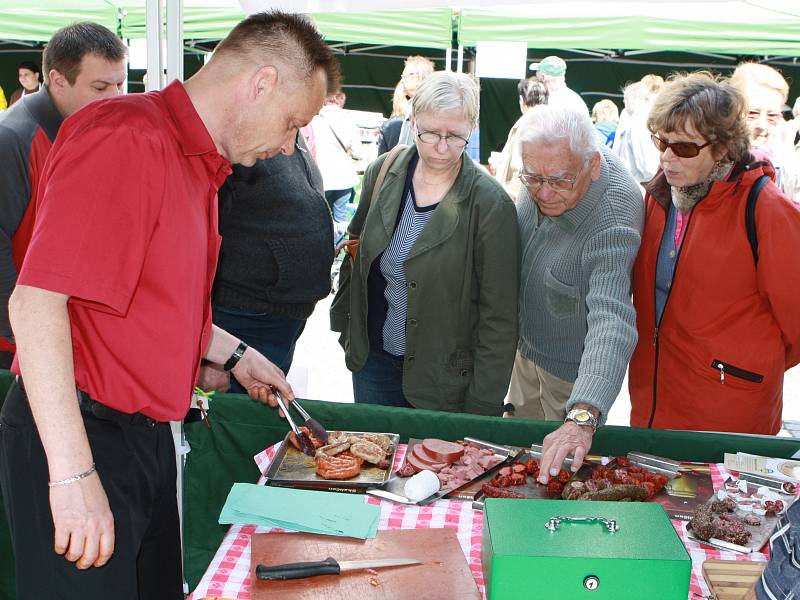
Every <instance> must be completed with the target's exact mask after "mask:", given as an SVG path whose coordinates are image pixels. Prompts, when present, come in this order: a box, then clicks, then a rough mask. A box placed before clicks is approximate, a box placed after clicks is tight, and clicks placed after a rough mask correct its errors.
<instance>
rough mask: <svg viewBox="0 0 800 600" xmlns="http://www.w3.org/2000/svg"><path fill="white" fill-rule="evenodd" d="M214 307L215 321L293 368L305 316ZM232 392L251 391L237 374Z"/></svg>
mask: <svg viewBox="0 0 800 600" xmlns="http://www.w3.org/2000/svg"><path fill="white" fill-rule="evenodd" d="M213 310H214V324H215V325H217V326H219V327H222V329H224V330H225V331H227V332H228V333H232V334H233V335H235V336H236V337H238V338H239V339H240V340H242V341H243V342H244V343H246V344H247V345H248V346H252V347H253V348H255V349H256V350H258V351H259V352H261V354H263V355H264V356H266V357H267V359H269V360H270V361H271V362H273V363H274V364H275V366H277V367H278V368H279V369H280V370H281V371H283V372H284V373H288V372H289V369H291V368H292V360H294V349H295V346H296V345H297V340H298V339H299V338H300V334H301V333H303V329H305V326H306V320H305V319H292V318H290V317H284V316H282V315H275V314H272V313H255V312H247V311H243V310H235V309H231V308H225V307H224V306H214V307H213ZM230 392H231V393H232V394H246V393H247V391H246V390H245V389H244V388H243V387H242V386H241V385H240V384H239V382H238V381H236V378H235V377H231V389H230Z"/></svg>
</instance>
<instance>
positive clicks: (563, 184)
mask: <svg viewBox="0 0 800 600" xmlns="http://www.w3.org/2000/svg"><path fill="white" fill-rule="evenodd" d="M585 166H586V163H584V164H582V165H581V168H580V169H578V172H577V173H576V174H575V177H574V178H573V179H567V178H566V177H542V176H541V175H533V174H531V173H520V174H519V180H520V181H521V182H522V183H523V184H524V185H525V186H527V187H529V188H530V189H532V190H537V189H539V188H540V187H542V185H544V184H545V183H546V184H547V185H549V186H550V189H552V190H555V191H556V192H569V191H572V188H573V187H575V182H576V181H578V177H580V176H581V171H583V168H584V167H585Z"/></svg>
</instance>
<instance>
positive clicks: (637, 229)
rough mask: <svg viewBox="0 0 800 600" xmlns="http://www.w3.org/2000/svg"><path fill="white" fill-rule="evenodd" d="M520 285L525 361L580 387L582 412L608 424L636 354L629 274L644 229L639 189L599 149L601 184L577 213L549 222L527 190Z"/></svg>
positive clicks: (577, 396)
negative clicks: (586, 408)
mask: <svg viewBox="0 0 800 600" xmlns="http://www.w3.org/2000/svg"><path fill="white" fill-rule="evenodd" d="M517 217H518V221H519V229H520V240H521V243H522V275H521V279H520V304H519V316H520V319H519V321H520V327H519V351H520V353H521V354H522V355H523V356H524V357H525V358H527V359H528V360H531V361H533V362H535V363H536V364H537V365H538V366H540V367H541V368H543V369H544V370H545V371H547V372H548V373H552V374H553V375H555V376H556V377H560V378H561V379H565V380H567V381H571V382H574V383H575V385H574V387H573V389H572V395H571V396H570V399H569V401H568V402H567V410H569V409H570V408H571V406H572V405H573V404H575V403H576V402H583V403H586V404H590V405H592V406H594V407H596V408H597V409H598V410H599V411H600V413H601V422H604V421H605V418H606V417H607V416H608V411H609V409H610V408H611V405H612V404H613V403H614V400H615V398H616V396H617V394H618V393H619V389H620V387H621V386H622V380H623V378H624V376H625V369H626V367H627V365H628V361H629V360H630V357H631V353H632V352H633V348H634V346H635V344H636V314H635V312H634V309H633V304H632V303H631V269H632V267H633V262H634V260H635V258H636V253H637V251H638V249H639V243H640V241H641V234H642V228H643V226H644V202H643V200H642V195H641V192H640V191H639V186H638V185H637V184H636V182H635V181H634V180H633V178H632V177H631V175H630V173H628V171H627V169H626V168H625V166H624V165H623V164H622V163H621V162H620V160H619V159H618V158H617V157H616V156H614V155H613V154H611V153H610V152H609V151H608V150H607V149H606V148H602V149H601V158H600V177H599V178H598V179H597V181H594V182H592V184H591V185H590V187H589V189H588V190H587V192H586V194H585V195H584V196H583V197H582V198H581V199H580V201H579V202H578V204H577V205H576V206H575V208H573V209H572V210H569V211H567V212H565V213H564V214H562V215H560V216H558V217H544V218H543V219H542V220H541V223H540V222H539V211H538V209H537V207H536V205H535V204H534V202H533V200H532V199H531V197H530V196H529V195H528V192H527V189H525V188H523V189H522V191H521V192H520V197H519V200H518V201H517Z"/></svg>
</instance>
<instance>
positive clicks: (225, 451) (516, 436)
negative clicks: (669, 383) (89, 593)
mask: <svg viewBox="0 0 800 600" xmlns="http://www.w3.org/2000/svg"><path fill="white" fill-rule="evenodd" d="M303 405H304V406H305V407H306V409H307V410H309V412H311V413H312V414H313V415H314V417H315V418H317V419H319V420H320V421H321V422H322V423H324V424H325V425H326V426H327V427H328V428H329V429H331V430H333V429H349V430H355V431H387V432H395V433H398V434H399V435H400V437H401V441H403V442H406V441H408V440H409V439H410V438H424V437H436V438H442V439H450V440H453V439H459V438H463V437H465V436H472V437H477V438H481V439H484V440H489V441H492V442H495V443H503V444H511V445H518V446H527V445H529V444H530V443H531V442H541V440H542V438H543V437H544V435H546V434H547V433H548V432H549V431H551V430H552V429H554V428H555V427H556V425H557V424H556V423H544V422H534V421H522V420H508V419H500V418H492V417H478V416H472V415H462V414H450V413H438V412H431V411H423V410H413V411H412V410H405V409H393V408H384V407H376V406H364V405H353V404H337V403H327V402H314V401H305V402H303ZM211 421H212V424H213V425H212V428H211V429H208V428H207V427H206V426H205V424H203V423H194V424H191V425H188V426H187V427H186V435H187V439H188V442H189V444H190V446H191V448H192V450H191V452H190V453H189V454H188V456H187V463H186V469H185V480H184V549H185V575H186V578H187V580H188V581H189V585H190V589H194V588H195V587H196V586H197V584H198V582H199V581H200V580H201V578H202V577H203V574H204V573H205V572H206V569H207V567H208V565H209V562H210V561H211V560H212V558H213V557H214V555H215V554H216V553H217V551H218V550H219V549H220V544H221V543H222V542H223V538H224V537H225V534H226V530H227V529H228V528H227V526H221V525H218V524H217V520H218V518H219V514H220V510H221V509H222V506H223V504H224V503H225V499H226V497H227V495H228V492H229V491H230V489H231V486H232V485H233V484H234V483H235V482H250V483H253V482H255V481H256V480H257V479H258V478H259V476H260V473H259V467H258V466H257V465H256V463H255V462H253V457H254V456H256V455H257V454H260V453H262V451H264V450H265V448H267V447H269V446H271V445H273V444H275V443H276V442H278V441H280V440H281V439H282V438H283V437H284V436H285V434H286V432H287V425H286V422H285V421H283V420H281V419H279V418H278V416H277V414H276V413H275V412H274V411H270V410H267V409H265V408H264V407H263V406H260V405H258V404H256V403H254V402H252V401H250V400H249V399H247V398H242V397H238V396H225V395H222V396H219V397H218V398H217V399H215V400H214V402H213V405H212V410H211ZM631 450H637V451H641V452H647V453H651V454H657V455H660V456H664V457H668V458H673V459H676V460H690V461H701V462H709V463H719V462H721V461H722V460H723V457H724V453H725V452H738V451H742V452H749V453H753V454H760V455H765V456H774V457H785V458H788V457H792V456H793V455H795V454H796V453H797V452H798V451H800V441H798V440H794V439H788V438H774V437H762V436H742V435H729V434H715V433H698V432H681V431H656V430H642V429H635V428H627V427H604V428H602V429H601V430H599V431H598V433H597V435H596V436H595V441H594V445H593V448H592V451H593V452H596V453H598V454H604V455H619V454H625V453H627V452H629V451H631ZM263 457H267V455H262V458H263ZM446 502H447V505H446V506H442V507H440V508H438V509H434V510H439V511H444V513H447V514H448V515H455V516H450V517H449V518H451V519H455V525H456V526H457V527H458V528H466V530H469V531H470V532H471V531H473V528H474V526H475V525H476V523H478V522H479V521H480V518H481V517H480V515H478V516H476V515H475V514H474V513H473V512H472V509H471V507H470V504H469V503H468V502H464V501H460V500H452V501H446ZM401 508H406V509H407V510H408V507H401ZM381 510H382V511H388V513H386V514H383V513H382V518H385V519H386V520H388V518H389V516H390V515H391V514H392V510H395V512H396V511H397V510H399V509H393V508H390V507H389V508H387V507H386V506H382V508H381ZM411 510H412V512H413V510H414V509H413V508H412V509H411ZM394 516H395V518H397V517H398V515H397V514H395V515H394ZM400 518H401V519H402V517H400ZM409 518H411V517H409ZM426 518H428V519H430V518H435V517H434V516H431V515H428V516H427V517H426ZM253 531H254V528H250V529H248V528H246V527H244V528H241V527H237V526H234V528H233V533H232V534H231V538H228V539H227V540H226V544H227V546H226V548H223V550H222V552H223V556H222V558H225V555H226V552H227V550H228V549H230V548H231V547H234V550H233V552H234V554H237V553H238V555H241V552H242V549H243V548H242V542H244V543H246V542H247V540H248V539H249V535H250V534H251V533H252V532H253ZM237 540H238V542H237ZM711 556H712V557H714V556H718V555H714V554H713V551H712V555H711ZM467 558H469V559H471V561H472V562H471V565H472V566H474V561H475V560H476V558H479V554H478V555H477V556H472V555H470V556H468V557H467ZM218 568H219V564H218V563H217V564H216V566H215V568H214V569H211V571H210V572H209V574H208V576H209V577H211V578H213V577H214V573H215V572H216V570H217V569H218ZM222 568H223V569H226V570H228V571H229V570H230V569H232V568H241V565H239V566H237V564H236V560H233V561H232V562H231V561H228V562H226V563H225V564H224V566H223V567H222ZM228 571H226V572H228ZM200 597H202V596H200Z"/></svg>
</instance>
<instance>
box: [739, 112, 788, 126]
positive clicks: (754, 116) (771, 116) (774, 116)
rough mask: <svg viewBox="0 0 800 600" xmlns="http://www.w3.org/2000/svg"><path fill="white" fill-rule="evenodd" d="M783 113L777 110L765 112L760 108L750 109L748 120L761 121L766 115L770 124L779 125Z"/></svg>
mask: <svg viewBox="0 0 800 600" xmlns="http://www.w3.org/2000/svg"><path fill="white" fill-rule="evenodd" d="M782 116H783V115H781V113H777V112H764V111H760V110H749V111H747V120H748V121H750V122H753V121H759V120H761V117H764V118H765V119H766V120H767V123H769V124H770V125H777V124H778V121H779V120H780V118H781V117H782Z"/></svg>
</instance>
